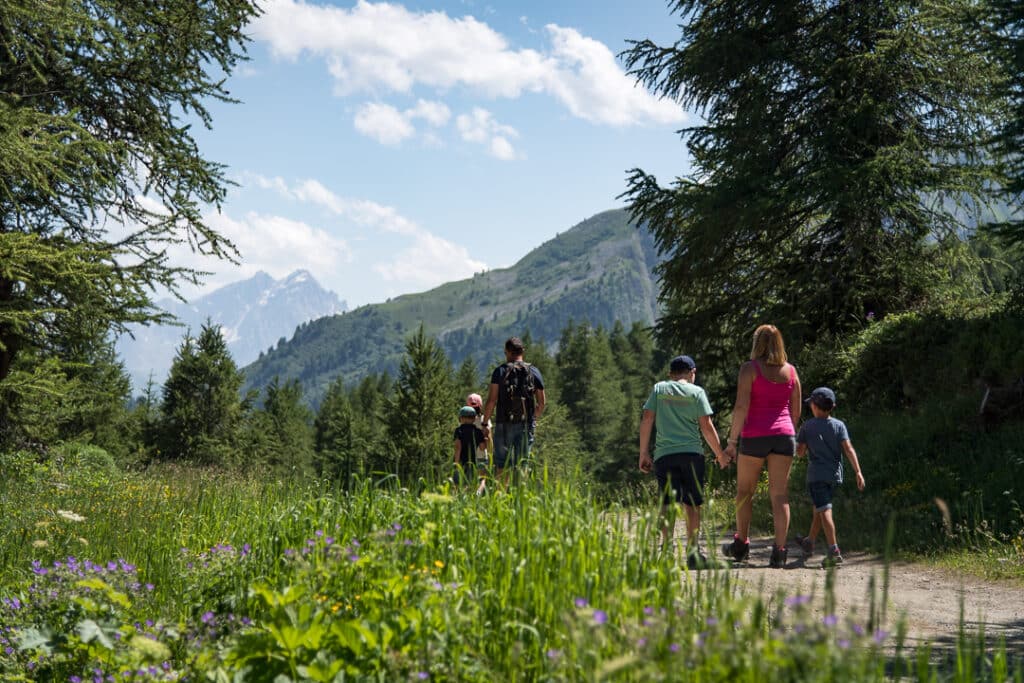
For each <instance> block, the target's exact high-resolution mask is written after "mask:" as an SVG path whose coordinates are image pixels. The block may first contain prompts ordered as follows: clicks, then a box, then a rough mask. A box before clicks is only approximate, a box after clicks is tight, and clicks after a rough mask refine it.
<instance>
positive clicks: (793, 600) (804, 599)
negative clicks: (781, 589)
mask: <svg viewBox="0 0 1024 683" xmlns="http://www.w3.org/2000/svg"><path fill="white" fill-rule="evenodd" d="M810 601H811V596H809V595H794V596H792V597H788V598H786V607H796V606H797V605H806V604H807V603H809V602H810Z"/></svg>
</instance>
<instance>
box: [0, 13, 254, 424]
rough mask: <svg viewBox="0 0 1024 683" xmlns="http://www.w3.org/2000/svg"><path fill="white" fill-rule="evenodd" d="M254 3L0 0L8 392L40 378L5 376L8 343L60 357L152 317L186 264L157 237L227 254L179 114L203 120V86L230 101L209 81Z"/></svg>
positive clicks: (200, 163)
mask: <svg viewBox="0 0 1024 683" xmlns="http://www.w3.org/2000/svg"><path fill="white" fill-rule="evenodd" d="M256 13H257V8H256V5H255V3H253V2H249V1H248V0H217V1H216V2H210V3H195V2H191V1H187V0H168V2H161V3H155V4H154V3H148V2H140V1H138V0H128V1H127V2H121V3H118V4H117V5H116V7H115V6H113V5H110V4H107V3H96V2H84V1H81V0H70V1H69V2H61V3H47V2H4V3H0V45H2V46H3V49H2V50H0V384H5V385H6V391H7V392H8V395H10V392H21V393H25V392H28V396H29V401H31V400H32V399H33V397H39V396H41V394H40V393H38V392H36V390H37V389H38V390H39V391H44V390H43V389H42V388H41V387H40V386H39V385H38V384H35V383H32V382H23V381H21V380H18V379H13V380H12V379H11V378H10V374H11V372H12V371H13V370H14V369H15V361H16V359H17V357H18V355H19V354H22V353H24V354H29V355H33V354H37V357H40V358H45V359H46V362H48V363H50V364H56V365H57V366H60V365H61V364H63V363H64V362H71V363H73V362H74V361H73V360H72V361H65V359H64V357H63V355H62V354H61V353H60V352H59V349H58V347H60V346H61V345H66V344H68V343H75V342H76V341H81V340H84V339H93V338H95V337H96V335H95V334H94V331H95V328H96V327H97V326H98V327H100V328H102V329H103V335H102V336H106V334H107V333H109V332H115V333H116V332H121V331H124V329H125V325H126V324H128V323H145V322H152V321H157V320H162V319H163V318H164V315H163V314H162V313H160V312H159V311H157V310H156V309H155V308H154V307H153V305H152V302H151V298H150V297H151V294H152V292H153V290H154V288H156V287H162V288H165V289H168V290H170V291H172V292H175V291H177V289H178V287H179V286H180V285H181V283H182V282H183V281H190V282H195V281H197V279H198V276H199V273H197V272H195V271H193V270H190V269H187V268H181V267H177V266H175V265H173V264H172V263H171V262H170V261H169V258H168V254H167V250H168V247H169V246H171V245H174V244H188V245H190V246H192V247H193V248H195V249H197V250H198V251H200V252H202V253H204V254H209V255H213V256H216V257H225V258H233V257H234V256H235V253H236V252H235V248H234V247H233V246H232V245H231V244H230V243H229V242H228V241H227V240H225V239H224V238H223V236H222V235H220V234H218V233H217V232H216V231H215V230H214V229H213V228H212V227H210V226H209V225H208V224H207V223H206V221H205V219H204V218H203V213H204V212H205V211H206V209H207V207H208V206H210V205H213V206H218V205H219V204H220V202H221V201H222V200H223V198H224V195H225V189H226V186H227V184H228V180H227V178H226V176H225V172H224V168H223V167H222V166H221V165H219V164H216V163H214V162H211V161H209V160H207V159H205V158H204V157H203V156H202V155H201V154H200V152H199V149H198V147H197V144H196V140H195V138H194V137H193V133H192V125H191V124H192V123H199V124H202V125H206V126H208V127H209V126H210V124H211V117H210V112H209V110H208V108H207V101H208V100H210V99H212V100H219V101H230V97H229V95H228V93H227V91H226V90H225V87H224V84H225V83H226V81H227V77H228V76H229V75H230V74H231V72H232V71H233V70H234V68H235V66H236V65H237V64H238V61H239V60H240V59H241V58H242V53H243V44H244V42H245V40H246V38H245V33H244V27H245V25H246V23H247V22H248V21H249V20H250V19H251V18H252V17H253V16H255V15H256ZM186 116H188V117H189V120H188V121H186V120H185V117H186ZM9 380H10V381H9ZM83 381H84V380H83ZM53 388H54V387H51V389H53ZM33 392H35V393H33ZM44 393H45V392H44ZM96 400H101V399H98V398H97V399H96ZM0 417H3V416H2V415H0ZM0 428H2V425H0Z"/></svg>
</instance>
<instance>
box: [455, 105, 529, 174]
mask: <svg viewBox="0 0 1024 683" xmlns="http://www.w3.org/2000/svg"><path fill="white" fill-rule="evenodd" d="M455 127H456V128H458V129H459V134H460V135H462V139H463V140H465V141H466V142H475V143H478V144H481V145H484V146H485V147H486V148H487V150H488V151H489V152H490V153H491V155H492V156H494V157H496V158H498V159H501V160H502V161H511V160H513V159H517V158H519V155H518V154H517V153H516V150H515V149H514V148H513V147H512V143H511V142H510V141H509V138H516V137H519V132H518V131H517V130H516V129H515V128H513V127H512V126H506V125H505V124H503V123H498V122H497V121H496V120H495V119H494V117H493V116H492V115H491V112H489V111H487V110H486V109H482V108H480V107H475V108H474V109H473V111H472V112H470V113H469V114H460V115H459V116H458V117H456V119H455Z"/></svg>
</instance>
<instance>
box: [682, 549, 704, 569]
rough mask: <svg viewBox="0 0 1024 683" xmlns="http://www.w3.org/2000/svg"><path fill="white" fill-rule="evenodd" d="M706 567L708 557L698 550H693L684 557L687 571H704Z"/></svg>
mask: <svg viewBox="0 0 1024 683" xmlns="http://www.w3.org/2000/svg"><path fill="white" fill-rule="evenodd" d="M707 566H708V557H707V555H705V554H704V553H702V552H701V551H699V550H694V551H693V552H691V553H687V555H686V568H687V569H706V568H707Z"/></svg>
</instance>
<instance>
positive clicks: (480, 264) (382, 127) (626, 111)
mask: <svg viewBox="0 0 1024 683" xmlns="http://www.w3.org/2000/svg"><path fill="white" fill-rule="evenodd" d="M261 5H262V7H263V8H264V15H263V16H262V17H261V18H260V19H259V20H257V21H256V22H255V23H254V24H253V25H252V26H251V27H250V33H251V35H252V38H253V40H252V42H251V43H250V44H249V56H250V58H251V59H250V61H248V62H246V63H244V64H243V65H242V66H241V68H239V69H238V70H237V72H236V73H235V74H234V75H233V76H232V77H231V79H230V81H229V82H228V88H229V90H230V91H231V93H232V95H233V96H234V97H236V98H238V99H239V100H241V103H239V104H230V105H229V104H220V103H215V104H213V105H212V113H213V117H214V120H213V129H212V130H209V131H207V130H197V131H196V136H197V139H198V141H199V144H200V147H201V149H202V150H203V152H204V154H205V155H206V156H207V157H208V158H210V159H213V160H215V161H218V162H221V163H224V164H227V166H228V167H229V173H230V176H231V177H232V178H233V179H234V180H235V181H236V182H237V183H238V187H235V188H233V189H232V190H231V191H230V193H229V196H228V198H227V201H226V202H225V204H224V206H223V208H222V211H221V212H220V213H219V214H217V213H215V212H212V211H211V212H210V213H209V214H208V219H209V221H210V222H211V224H213V225H214V226H215V227H217V228H218V229H219V230H220V231H221V232H222V233H223V234H225V236H227V237H228V238H229V239H231V240H232V241H233V242H235V244H236V245H237V246H238V248H239V249H240V251H241V253H242V262H241V264H240V265H238V266H231V265H227V264H223V263H218V262H211V261H200V260H198V259H197V257H195V256H192V255H188V254H184V253H179V254H177V255H176V258H177V259H178V261H179V262H182V263H188V264H190V265H195V266H199V267H201V268H203V269H206V270H211V271H213V275H211V276H210V277H209V278H208V279H207V282H206V285H205V287H204V288H203V291H206V290H209V289H212V288H214V287H217V286H221V285H223V284H226V283H228V282H232V281H236V280H239V279H242V278H245V277H248V276H251V275H252V274H253V273H255V272H256V271H259V270H263V271H266V272H268V273H270V274H271V275H273V276H275V277H281V276H284V275H286V274H287V273H289V272H291V271H293V270H295V269H298V268H304V269H307V270H309V271H310V272H311V273H313V275H314V276H315V277H316V278H317V279H318V280H319V281H320V282H321V284H323V285H324V286H326V287H328V288H330V289H333V290H334V291H335V292H337V293H338V295H339V296H340V297H341V298H343V299H345V300H347V301H348V303H349V305H350V306H355V305H360V304H364V303H374V302H379V301H383V300H385V299H387V298H388V297H393V296H396V295H399V294H404V293H409V292H419V291H424V290H427V289H429V288H431V287H433V286H436V285H438V284H441V283H443V282H447V281H451V280H457V279H462V278H466V277H469V276H471V275H472V274H473V273H474V272H477V271H480V270H483V269H494V268H501V267H506V266H509V265H511V264H513V263H514V262H515V261H517V260H518V259H519V258H521V257H522V256H523V255H524V254H526V253H527V252H528V251H530V250H531V249H533V248H535V247H537V246H538V245H540V244H541V243H543V242H544V241H546V240H548V239H551V238H552V237H554V236H555V234H556V233H558V232H562V231H564V230H566V229H568V228H570V227H571V226H573V225H575V224H576V223H578V222H579V221H581V220H583V219H585V218H587V217H589V216H591V215H593V214H595V213H598V212H600V211H603V210H605V209H609V208H613V207H616V206H621V204H622V202H621V200H618V199H616V195H618V194H619V193H621V192H622V191H623V190H624V189H625V177H626V171H627V169H629V168H632V167H642V168H644V169H645V170H647V171H649V172H653V173H655V174H656V175H657V176H658V177H659V180H661V181H662V182H667V181H669V180H670V179H671V178H672V177H673V176H675V175H678V174H681V173H685V172H686V170H687V168H688V161H687V157H686V151H685V148H684V146H683V144H682V143H681V142H680V141H679V138H678V136H677V135H676V132H675V131H677V130H678V129H679V128H680V127H682V126H684V125H687V123H688V122H689V121H691V120H692V118H691V117H689V116H688V115H687V114H686V113H685V112H683V110H682V109H681V108H680V107H679V106H678V105H677V104H676V103H673V102H668V101H664V100H658V99H656V98H654V97H652V96H651V95H650V94H649V93H647V92H645V91H644V90H643V89H641V88H638V87H636V86H634V84H633V82H632V79H631V78H629V77H628V76H626V75H625V73H624V70H623V66H622V64H621V62H620V61H619V60H617V59H616V58H615V54H617V53H618V52H620V51H621V50H622V49H624V48H625V47H626V40H627V39H630V38H637V39H639V38H647V37H649V38H652V39H654V40H655V41H657V42H659V43H662V44H667V43H670V42H672V41H674V40H675V39H676V38H677V37H678V28H677V24H678V17H675V16H673V15H671V14H670V13H669V11H668V8H667V6H666V5H665V3H664V2H663V0H629V1H628V2H627V1H623V2H612V1H610V0H594V1H591V2H583V1H576V0H574V1H571V2H557V1H555V2H535V1H528V2H493V1H492V2H490V3H487V2H483V1H482V0H472V1H471V0H447V1H440V0H438V1H435V2H429V1H427V0H408V1H406V2H404V3H399V2H390V3H384V2H369V1H366V2H334V3H331V2H325V1H323V0H319V1H316V2H314V1H309V2H300V1H298V0H264V2H262V3H261ZM188 294H195V292H194V291H190V292H188Z"/></svg>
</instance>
